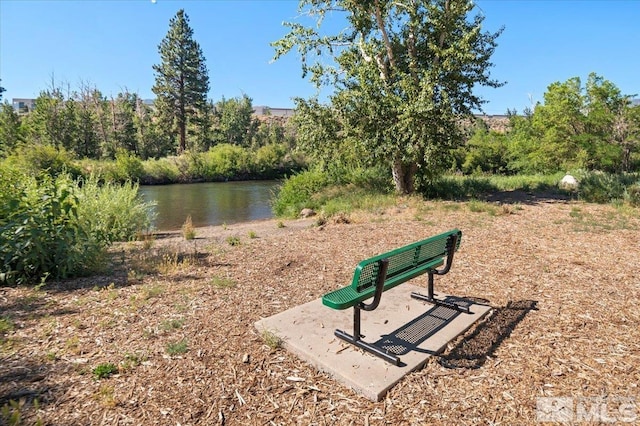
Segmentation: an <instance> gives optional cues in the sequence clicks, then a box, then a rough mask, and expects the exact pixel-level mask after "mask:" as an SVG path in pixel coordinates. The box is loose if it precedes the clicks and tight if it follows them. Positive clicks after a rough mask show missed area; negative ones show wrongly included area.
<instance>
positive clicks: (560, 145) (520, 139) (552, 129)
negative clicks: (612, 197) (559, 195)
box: [454, 73, 640, 175]
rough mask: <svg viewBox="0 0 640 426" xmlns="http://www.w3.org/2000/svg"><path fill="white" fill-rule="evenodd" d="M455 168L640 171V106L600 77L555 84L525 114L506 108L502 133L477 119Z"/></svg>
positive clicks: (507, 171)
mask: <svg viewBox="0 0 640 426" xmlns="http://www.w3.org/2000/svg"><path fill="white" fill-rule="evenodd" d="M454 156H455V159H454V168H455V169H457V170H460V171H462V172H464V173H466V174H474V173H475V174H477V173H492V174H507V175H513V174H520V173H528V174H531V173H553V172H556V171H559V170H563V171H569V170H576V169H582V170H586V171H590V170H599V171H603V172H608V173H628V172H637V171H638V170H640V105H634V104H633V103H632V102H631V96H629V95H624V94H623V93H622V92H621V91H620V89H619V88H618V87H617V86H616V85H615V84H614V83H613V82H611V81H609V80H606V79H605V78H604V77H602V76H599V75H597V74H596V73H591V74H590V75H589V76H588V78H587V80H586V82H584V83H583V81H582V80H581V79H580V77H573V78H570V79H568V80H567V81H565V82H555V83H552V84H550V85H549V86H548V88H547V91H546V92H545V93H544V102H542V103H541V102H539V103H537V104H536V105H535V106H534V107H533V109H527V110H525V111H524V113H523V114H520V115H519V114H517V113H516V111H509V128H508V129H507V131H506V132H498V131H494V130H489V129H488V127H487V126H486V124H485V123H484V122H478V123H477V126H476V127H475V128H474V129H473V133H472V135H471V137H470V139H469V140H468V142H467V143H466V144H465V146H464V147H463V148H461V149H459V150H458V151H457V152H456V153H454Z"/></svg>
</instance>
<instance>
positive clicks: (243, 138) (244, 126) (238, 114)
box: [215, 95, 259, 147]
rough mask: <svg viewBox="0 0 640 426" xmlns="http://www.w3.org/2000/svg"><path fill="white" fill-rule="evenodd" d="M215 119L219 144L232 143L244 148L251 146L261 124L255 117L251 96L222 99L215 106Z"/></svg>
mask: <svg viewBox="0 0 640 426" xmlns="http://www.w3.org/2000/svg"><path fill="white" fill-rule="evenodd" d="M215 117H216V121H217V125H216V136H215V140H216V142H217V143H230V144H233V145H239V146H243V147H248V146H249V145H251V139H252V136H253V134H254V133H255V132H256V130H257V128H258V125H259V123H258V121H257V119H256V118H255V117H254V116H253V105H252V103H251V98H250V97H249V96H247V95H242V97H241V98H231V99H225V98H222V100H221V101H220V102H218V103H216V105H215Z"/></svg>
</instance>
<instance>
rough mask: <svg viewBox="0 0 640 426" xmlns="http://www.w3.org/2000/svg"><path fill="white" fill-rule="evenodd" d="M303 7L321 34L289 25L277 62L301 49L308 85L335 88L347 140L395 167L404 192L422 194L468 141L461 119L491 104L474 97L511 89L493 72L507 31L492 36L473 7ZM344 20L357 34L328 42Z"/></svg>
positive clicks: (412, 1) (318, 2)
mask: <svg viewBox="0 0 640 426" xmlns="http://www.w3.org/2000/svg"><path fill="white" fill-rule="evenodd" d="M299 7H300V9H301V11H302V12H303V13H304V14H306V15H309V16H311V17H314V18H316V20H317V22H316V24H317V25H316V26H313V27H305V26H303V25H301V24H298V23H285V25H286V26H288V27H289V28H290V32H289V33H288V34H287V35H286V36H285V37H284V38H282V39H281V40H278V41H276V42H274V43H273V46H274V47H275V49H276V54H275V58H276V59H277V58H279V57H280V56H282V55H284V54H286V53H287V52H289V51H291V50H292V49H293V48H294V47H296V46H297V49H298V51H299V53H300V55H301V57H302V70H303V76H305V75H306V74H307V73H311V81H312V82H314V83H315V84H316V85H317V86H318V87H320V86H322V85H324V84H328V85H332V86H333V87H334V89H335V90H334V95H333V97H332V98H331V101H332V104H333V107H334V108H335V109H336V110H337V111H338V112H339V114H340V115H341V119H342V122H343V124H344V129H345V136H346V137H349V138H350V140H352V141H354V142H356V141H357V143H359V144H361V145H362V148H361V149H362V150H363V151H364V152H367V153H368V156H371V157H372V158H373V159H374V160H376V161H377V162H379V163H382V164H386V165H387V166H389V167H390V168H391V171H392V174H393V179H394V183H395V187H396V190H397V191H398V192H401V193H411V192H413V191H414V189H415V186H414V185H415V178H416V177H422V178H423V179H431V178H433V177H435V176H437V175H438V173H439V172H440V171H441V170H443V169H444V168H445V167H446V166H447V165H449V164H450V156H451V152H452V149H453V148H455V147H457V146H458V145H459V144H460V143H461V142H462V140H463V134H462V131H461V129H460V128H459V126H458V122H459V119H460V118H461V116H471V115H472V111H473V110H474V109H480V107H481V105H482V104H483V102H484V101H483V100H482V99H481V98H480V97H478V96H477V95H475V94H474V92H473V89H474V88H476V87H478V86H488V87H498V86H500V85H501V83H499V82H498V81H496V80H493V79H491V77H490V73H489V69H490V67H491V66H492V64H491V62H490V58H491V55H492V54H493V52H494V49H495V47H496V38H497V37H498V36H499V34H500V32H501V30H500V31H498V32H496V33H489V32H483V31H482V22H483V17H482V16H481V15H475V16H471V14H472V10H473V8H474V3H473V2H472V1H461V0H395V1H391V0H367V1H354V0H324V1H323V0H301V1H300V6H299ZM341 12H342V15H346V19H347V21H348V23H349V26H348V28H347V29H345V30H343V31H341V32H339V33H336V34H323V33H321V32H320V26H321V24H322V23H323V21H324V20H328V19H330V18H333V17H336V16H339V15H340V14H341ZM326 54H328V55H330V56H332V57H333V58H334V59H335V65H334V66H331V65H327V64H326V61H325V60H323V59H324V58H323V55H326Z"/></svg>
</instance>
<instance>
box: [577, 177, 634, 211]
mask: <svg viewBox="0 0 640 426" xmlns="http://www.w3.org/2000/svg"><path fill="white" fill-rule="evenodd" d="M624 189H625V188H624V184H623V182H622V180H621V179H620V177H619V176H617V175H611V174H608V173H601V172H592V173H587V174H586V175H585V177H584V178H582V180H581V181H580V186H579V187H578V195H579V196H580V199H582V200H584V201H587V202H590V203H601V204H604V203H608V202H610V201H612V200H620V199H622V198H623V197H624Z"/></svg>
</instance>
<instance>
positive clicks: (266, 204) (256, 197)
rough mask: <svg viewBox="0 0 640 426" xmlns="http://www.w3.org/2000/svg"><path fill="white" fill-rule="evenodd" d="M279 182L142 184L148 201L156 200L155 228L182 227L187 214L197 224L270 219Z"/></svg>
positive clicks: (142, 190) (220, 223) (144, 197)
mask: <svg viewBox="0 0 640 426" xmlns="http://www.w3.org/2000/svg"><path fill="white" fill-rule="evenodd" d="M278 185H279V182H277V181H245V182H207V183H189V184H175V185H152V186H140V194H141V195H142V197H143V199H144V200H145V201H155V202H156V204H157V205H156V213H157V217H156V220H155V222H154V226H155V229H157V230H159V231H170V230H176V229H180V227H181V226H182V225H183V224H184V222H185V220H186V219H187V216H189V215H190V216H191V221H192V222H193V225H194V226H196V227H198V226H208V225H222V224H225V223H238V222H247V221H250V220H259V219H270V218H272V217H273V212H272V211H271V200H272V198H273V192H274V191H275V190H276V189H277V187H278Z"/></svg>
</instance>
